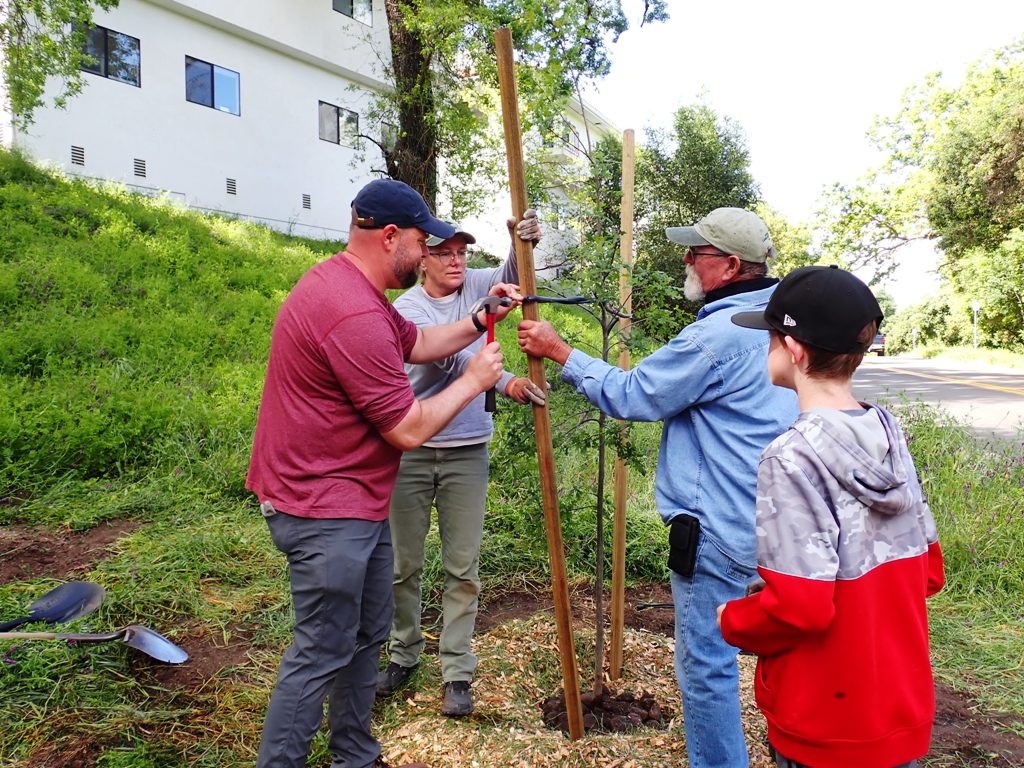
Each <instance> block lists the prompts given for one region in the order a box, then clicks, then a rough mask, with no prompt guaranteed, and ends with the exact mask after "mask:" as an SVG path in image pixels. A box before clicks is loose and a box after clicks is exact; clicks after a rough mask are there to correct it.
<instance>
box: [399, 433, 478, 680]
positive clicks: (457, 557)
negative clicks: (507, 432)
mask: <svg viewBox="0 0 1024 768" xmlns="http://www.w3.org/2000/svg"><path fill="white" fill-rule="evenodd" d="M488 461H489V460H488V454H487V443H477V444H476V445H466V446H460V447H457V448H426V447H424V448H417V449H416V450H413V451H408V452H406V453H405V454H403V456H402V464H401V468H400V469H399V472H398V480H397V482H396V483H395V490H394V492H393V493H392V495H391V540H392V546H393V547H394V553H395V578H394V583H393V588H394V596H395V618H394V622H393V623H392V627H391V641H390V643H389V645H388V650H389V652H390V654H391V661H393V662H395V663H396V664H400V665H402V666H403V667H412V666H414V665H415V664H416V663H417V662H418V661H419V657H420V652H421V651H422V650H423V646H424V644H425V640H424V637H423V632H422V630H421V628H420V621H421V613H422V609H423V603H422V581H423V562H424V557H425V542H426V538H427V533H428V532H429V531H430V520H431V512H432V509H433V508H434V507H436V508H437V526H438V532H439V533H440V537H441V560H442V563H443V566H444V593H443V595H442V598H441V610H442V621H443V625H442V629H441V637H440V642H439V650H440V655H441V676H442V678H443V680H444V682H446V683H448V682H454V681H456V680H465V681H469V680H472V679H473V674H474V673H475V672H476V656H474V655H473V652H472V650H471V649H470V646H471V643H472V639H473V628H474V626H475V624H476V613H477V600H478V597H479V595H480V575H479V564H480V541H481V538H482V536H483V523H484V507H485V505H486V502H487V475H488Z"/></svg>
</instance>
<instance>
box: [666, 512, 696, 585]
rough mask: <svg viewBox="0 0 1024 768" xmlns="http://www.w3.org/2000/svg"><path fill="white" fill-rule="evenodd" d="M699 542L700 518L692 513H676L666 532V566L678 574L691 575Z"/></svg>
mask: <svg viewBox="0 0 1024 768" xmlns="http://www.w3.org/2000/svg"><path fill="white" fill-rule="evenodd" d="M699 543H700V520H698V519H697V518H696V517H694V516H693V515H676V516H675V517H673V518H672V522H671V524H670V525H669V532H668V567H669V568H671V569H672V570H673V571H675V572H676V573H678V574H679V575H680V576H693V568H694V566H695V565H696V564H697V545H698V544H699Z"/></svg>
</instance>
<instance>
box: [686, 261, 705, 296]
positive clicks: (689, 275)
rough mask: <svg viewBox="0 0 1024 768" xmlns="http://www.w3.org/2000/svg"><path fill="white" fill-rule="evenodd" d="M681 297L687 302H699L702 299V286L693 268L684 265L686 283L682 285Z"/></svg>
mask: <svg viewBox="0 0 1024 768" xmlns="http://www.w3.org/2000/svg"><path fill="white" fill-rule="evenodd" d="M683 296H685V297H686V300H687V301H700V300H701V299H703V298H704V286H702V285H701V284H700V277H699V276H698V275H697V273H696V272H694V270H693V268H692V267H691V266H690V265H689V264H687V265H686V282H685V283H683Z"/></svg>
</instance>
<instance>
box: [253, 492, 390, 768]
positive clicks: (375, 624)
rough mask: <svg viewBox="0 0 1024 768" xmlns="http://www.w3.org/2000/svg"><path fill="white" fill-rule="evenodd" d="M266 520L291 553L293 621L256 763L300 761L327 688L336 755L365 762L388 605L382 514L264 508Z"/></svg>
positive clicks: (373, 753)
mask: <svg viewBox="0 0 1024 768" xmlns="http://www.w3.org/2000/svg"><path fill="white" fill-rule="evenodd" d="M264 514H267V513H266V512H265V513H264ZM267 526H268V527H269V528H270V536H271V538H272V539H273V541H274V546H276V547H277V548H278V549H279V550H280V551H281V552H283V553H284V554H285V555H287V557H288V572H289V577H290V579H291V592H292V603H293V606H294V609H295V630H294V635H293V639H292V644H291V646H290V647H289V648H288V650H287V651H285V654H284V656H283V657H282V659H281V666H280V668H279V670H278V676H277V684H276V685H275V686H274V693H273V694H272V695H271V697H270V706H269V708H268V710H267V718H266V721H265V722H264V724H263V737H262V739H261V740H260V750H259V757H258V758H257V762H256V765H257V767H258V768H305V765H306V756H307V754H308V752H309V745H310V742H311V741H312V739H313V735H314V734H315V733H316V731H317V729H318V728H319V727H320V722H321V721H322V720H323V713H324V699H325V698H328V699H329V701H328V714H327V719H328V723H329V724H330V728H331V740H330V749H331V753H332V754H333V755H334V763H333V764H334V765H337V766H342V767H343V768H369V766H371V765H372V764H373V763H374V761H375V760H376V759H377V758H378V757H379V756H380V744H379V743H378V742H377V740H376V739H375V738H374V737H373V736H372V735H371V734H370V712H371V710H372V709H373V701H374V697H375V695H376V682H377V664H378V661H379V659H380V647H381V645H382V644H383V642H384V640H385V638H386V637H387V634H388V628H389V627H390V626H391V614H392V610H393V606H394V603H393V602H392V597H391V571H392V554H391V530H390V528H389V527H388V521H387V520H383V521H380V522H373V521H369V520H354V519H340V520H317V519H310V518H301V517H294V516H293V515H287V514H284V513H282V512H271V513H269V514H267Z"/></svg>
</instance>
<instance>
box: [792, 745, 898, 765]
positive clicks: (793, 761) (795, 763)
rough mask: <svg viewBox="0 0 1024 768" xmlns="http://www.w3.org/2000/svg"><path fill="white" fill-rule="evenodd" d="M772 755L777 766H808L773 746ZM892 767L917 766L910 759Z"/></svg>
mask: <svg viewBox="0 0 1024 768" xmlns="http://www.w3.org/2000/svg"><path fill="white" fill-rule="evenodd" d="M772 757H774V758H775V764H776V765H777V766H778V767H779V768H810V767H809V766H806V765H804V764H803V763H798V762H796V761H795V760H790V759H789V758H788V757H783V756H782V755H780V754H779V751H778V750H777V749H775V747H772ZM893 768H917V760H911V761H910V762H909V763H900V764H899V765H894V766H893Z"/></svg>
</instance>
